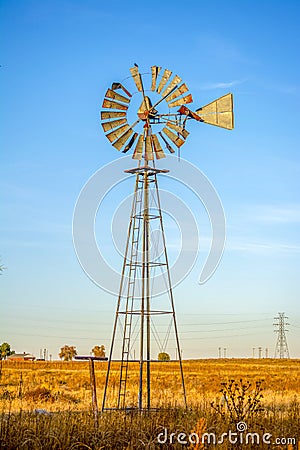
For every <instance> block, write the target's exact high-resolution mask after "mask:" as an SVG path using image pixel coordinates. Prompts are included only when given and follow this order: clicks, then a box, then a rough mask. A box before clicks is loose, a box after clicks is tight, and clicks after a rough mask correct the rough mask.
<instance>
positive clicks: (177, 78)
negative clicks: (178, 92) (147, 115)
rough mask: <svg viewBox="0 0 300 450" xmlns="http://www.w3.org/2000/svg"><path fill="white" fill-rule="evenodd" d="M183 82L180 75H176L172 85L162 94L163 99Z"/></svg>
mask: <svg viewBox="0 0 300 450" xmlns="http://www.w3.org/2000/svg"><path fill="white" fill-rule="evenodd" d="M180 82H181V78H180V77H179V76H178V75H175V77H174V78H173V80H172V81H171V83H170V84H169V85H168V86H167V87H166V88H165V89H164V90H163V92H162V93H161V95H162V96H163V97H165V96H166V95H168V93H169V92H171V90H172V89H173V88H174V87H175V86H177V85H178V84H179V83H180Z"/></svg>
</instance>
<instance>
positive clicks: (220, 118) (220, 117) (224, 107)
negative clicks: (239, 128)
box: [196, 93, 234, 130]
mask: <svg viewBox="0 0 300 450" xmlns="http://www.w3.org/2000/svg"><path fill="white" fill-rule="evenodd" d="M196 113H197V115H198V116H199V117H200V119H201V120H202V121H203V122H205V123H208V124H209V125H215V126H217V127H221V128H226V129H227V130H232V129H233V128H234V118H233V96H232V94H230V93H229V94H226V95H223V97H220V98H218V99H217V100H214V101H213V102H211V103H208V105H205V106H203V107H202V108H199V109H197V110H196Z"/></svg>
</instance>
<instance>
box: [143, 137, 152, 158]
mask: <svg viewBox="0 0 300 450" xmlns="http://www.w3.org/2000/svg"><path fill="white" fill-rule="evenodd" d="M145 143H146V145H145V160H146V161H151V160H153V159H154V155H153V150H152V145H151V137H150V136H146V141H145Z"/></svg>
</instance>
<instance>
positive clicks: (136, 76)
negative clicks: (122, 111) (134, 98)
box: [129, 66, 143, 92]
mask: <svg viewBox="0 0 300 450" xmlns="http://www.w3.org/2000/svg"><path fill="white" fill-rule="evenodd" d="M129 70H130V72H131V75H132V78H133V80H134V82H135V84H136V87H137V88H138V91H140V92H143V85H142V79H141V75H140V74H139V68H138V67H136V66H134V67H132V68H131V69H129Z"/></svg>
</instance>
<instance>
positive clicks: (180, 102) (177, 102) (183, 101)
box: [168, 94, 193, 108]
mask: <svg viewBox="0 0 300 450" xmlns="http://www.w3.org/2000/svg"><path fill="white" fill-rule="evenodd" d="M192 101H193V97H192V95H191V94H189V95H186V96H185V97H181V98H179V99H178V100H175V101H174V102H171V103H169V104H168V106H169V108H173V106H180V105H186V104H187V103H192Z"/></svg>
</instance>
